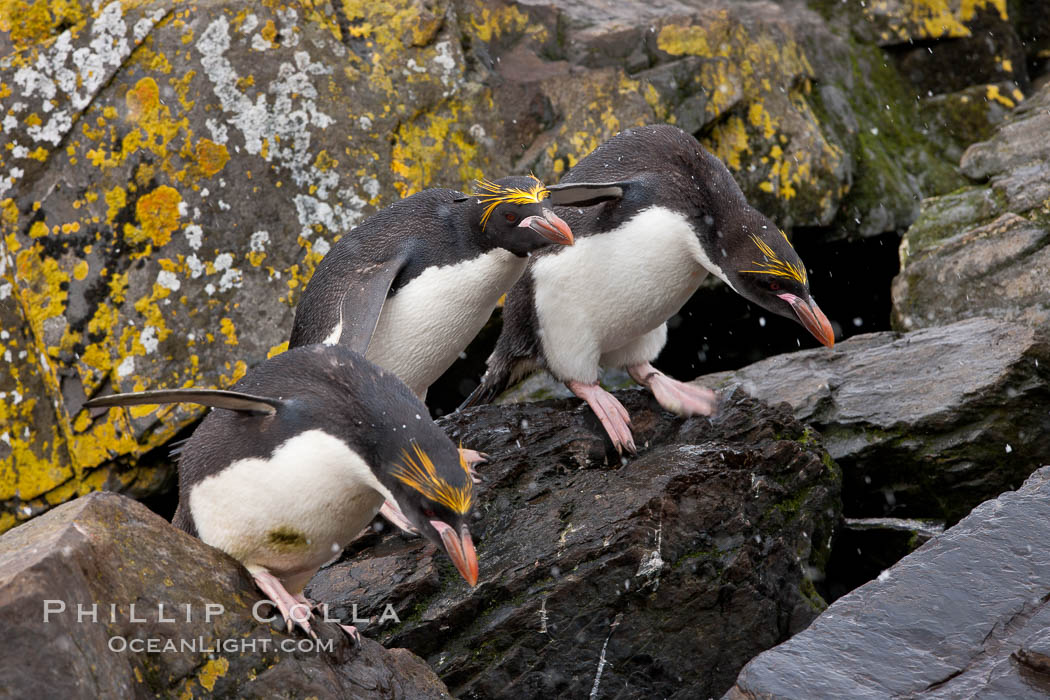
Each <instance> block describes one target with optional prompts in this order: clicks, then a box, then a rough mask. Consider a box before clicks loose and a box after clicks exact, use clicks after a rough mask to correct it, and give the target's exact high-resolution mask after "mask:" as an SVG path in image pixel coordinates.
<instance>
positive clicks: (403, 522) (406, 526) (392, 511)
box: [379, 501, 419, 535]
mask: <svg viewBox="0 0 1050 700" xmlns="http://www.w3.org/2000/svg"><path fill="white" fill-rule="evenodd" d="M379 514H380V515H382V516H383V517H384V518H386V519H387V521H388V522H390V523H391V524H393V525H395V526H397V527H398V528H400V529H401V530H402V531H403V532H405V533H407V534H409V535H418V534H419V530H417V529H416V526H415V525H413V524H412V523H411V522H410V521H409V519H408V518H406V517H405V515H404V513H402V512H401V509H400V508H398V506H397V504H396V503H394V502H393V501H384V502H383V505H382V507H380V509H379Z"/></svg>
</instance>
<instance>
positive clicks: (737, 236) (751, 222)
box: [709, 207, 835, 348]
mask: <svg viewBox="0 0 1050 700" xmlns="http://www.w3.org/2000/svg"><path fill="white" fill-rule="evenodd" d="M733 219H734V220H735V221H734V223H733V224H732V227H733V229H736V227H737V226H739V230H721V229H720V228H719V227H718V226H716V228H715V230H714V233H713V235H712V237H711V238H710V239H709V240H711V241H713V246H711V247H712V248H713V250H711V251H709V254H710V256H711V259H712V260H716V261H717V260H724V264H722V265H720V267H721V270H722V272H723V274H724V275H725V277H726V282H728V283H729V285H730V286H731V287H732V288H733V289H734V290H736V292H737V293H738V294H740V295H741V296H743V297H744V298H746V299H748V300H749V301H752V302H754V303H755V304H758V305H759V306H761V307H762V308H764V309H767V310H768V311H771V312H772V313H775V314H779V315H780V316H784V317H785V318H791V319H795V320H797V321H799V322H800V323H801V324H802V325H803V326H805V328H806V330H808V331H809V332H810V333H812V334H813V336H814V337H815V338H816V339H817V340H819V341H820V342H821V343H823V344H824V345H826V346H827V347H829V348H830V347H832V346H834V345H835V332H834V330H833V329H832V328H831V323H830V322H829V321H828V318H827V316H825V315H824V312H822V311H821V310H820V307H819V306H817V303H816V302H815V301H813V297H812V296H810V293H809V277H808V276H807V275H806V266H805V265H804V264H803V263H802V260H801V259H800V258H799V257H798V253H796V252H795V249H794V248H793V247H792V246H791V243H790V242H789V241H788V238H787V235H786V234H784V232H783V231H781V230H780V229H779V228H777V226H776V224H774V223H773V222H772V221H770V220H769V219H767V218H766V217H765V216H763V215H762V214H760V213H759V212H758V211H756V210H754V209H751V208H750V207H748V208H747V209H746V210H745V211H743V212H741V213H740V215H739V216H737V217H733Z"/></svg>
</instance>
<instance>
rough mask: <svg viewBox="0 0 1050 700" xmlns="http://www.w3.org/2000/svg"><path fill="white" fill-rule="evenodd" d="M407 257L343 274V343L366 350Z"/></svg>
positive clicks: (339, 337) (341, 337) (340, 311)
mask: <svg viewBox="0 0 1050 700" xmlns="http://www.w3.org/2000/svg"><path fill="white" fill-rule="evenodd" d="M406 260H407V256H398V257H396V258H394V259H392V260H387V261H386V262H382V263H373V264H370V265H366V266H365V267H362V268H358V269H356V270H351V271H350V272H349V273H348V274H347V275H346V276H345V277H344V279H343V282H344V283H345V284H346V291H345V292H344V293H343V297H342V299H341V300H340V302H339V329H340V331H339V336H338V342H339V344H340V345H345V346H346V347H348V348H350V349H351V350H353V351H354V352H359V353H361V354H362V355H364V354H365V351H366V350H368V343H369V342H371V340H372V334H373V333H375V330H376V325H377V324H378V323H379V314H381V313H382V312H383V304H384V303H386V297H387V295H388V294H389V293H390V287H391V286H392V285H393V284H394V280H395V279H397V275H398V273H399V272H401V270H402V269H404V265H405V262H406ZM325 342H328V341H325Z"/></svg>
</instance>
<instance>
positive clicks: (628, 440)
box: [565, 381, 638, 454]
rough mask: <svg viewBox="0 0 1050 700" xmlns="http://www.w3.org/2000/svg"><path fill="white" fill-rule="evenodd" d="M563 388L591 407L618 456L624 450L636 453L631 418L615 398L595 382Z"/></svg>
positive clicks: (569, 383) (571, 382) (568, 383)
mask: <svg viewBox="0 0 1050 700" xmlns="http://www.w3.org/2000/svg"><path fill="white" fill-rule="evenodd" d="M565 386H567V387H569V390H570V391H572V393H574V394H576V395H577V396H579V397H580V398H581V399H583V400H584V401H586V402H587V405H588V406H590V407H591V410H592V411H594V415H596V416H598V420H600V421H601V423H602V427H604V428H605V432H606V433H608V434H609V439H610V440H612V444H613V447H615V448H616V451H617V452H618V453H619V454H623V451H624V450H627V451H628V452H630V453H631V454H636V453H637V452H638V448H637V447H635V446H634V438H633V437H632V436H631V416H630V414H628V413H627V409H626V408H624V407H623V404H622V403H620V402H619V401H617V400H616V397H615V396H613V395H612V394H610V393H609V392H608V391H606V390H605V389H603V388H601V387H600V386H598V383H597V382H595V383H594V384H584V383H583V382H574V381H569V382H565Z"/></svg>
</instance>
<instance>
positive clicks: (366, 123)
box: [5, 117, 372, 131]
mask: <svg viewBox="0 0 1050 700" xmlns="http://www.w3.org/2000/svg"><path fill="white" fill-rule="evenodd" d="M16 123H17V122H16ZM357 123H358V124H360V125H361V128H362V129H364V130H365V131H368V130H369V129H371V128H372V120H371V119H369V118H368V117H361V118H360V119H358V120H357ZM5 124H6V122H5Z"/></svg>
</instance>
